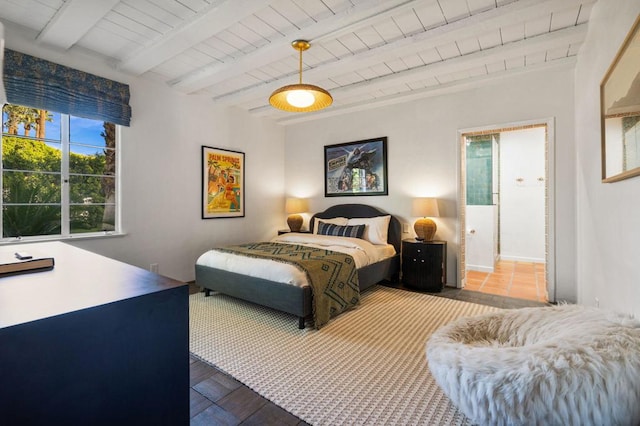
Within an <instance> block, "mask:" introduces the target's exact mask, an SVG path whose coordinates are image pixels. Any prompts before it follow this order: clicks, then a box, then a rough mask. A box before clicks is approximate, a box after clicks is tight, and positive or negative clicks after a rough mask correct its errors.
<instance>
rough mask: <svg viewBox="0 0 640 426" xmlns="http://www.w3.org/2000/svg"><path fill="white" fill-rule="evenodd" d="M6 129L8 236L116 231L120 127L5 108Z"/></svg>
mask: <svg viewBox="0 0 640 426" xmlns="http://www.w3.org/2000/svg"><path fill="white" fill-rule="evenodd" d="M2 126H3V127H2V194H3V195H2V199H1V203H2V238H14V237H18V236H20V237H28V236H42V235H61V236H68V235H71V234H75V233H89V232H102V231H115V230H116V229H115V224H116V211H117V209H116V179H117V170H116V137H115V133H116V132H115V125H114V124H112V123H107V122H102V121H98V120H90V119H86V118H79V117H73V116H69V115H67V114H60V113H57V112H50V111H44V110H37V109H34V108H28V107H23V106H18V105H5V106H4V108H3V113H2ZM62 129H69V131H68V132H63V131H62ZM65 133H67V134H65Z"/></svg>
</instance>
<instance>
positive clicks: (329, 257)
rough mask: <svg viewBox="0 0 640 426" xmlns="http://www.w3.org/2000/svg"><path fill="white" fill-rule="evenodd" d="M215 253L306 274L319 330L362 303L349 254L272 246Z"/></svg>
mask: <svg viewBox="0 0 640 426" xmlns="http://www.w3.org/2000/svg"><path fill="white" fill-rule="evenodd" d="M214 250H217V251H222V252H226V253H233V254H239V255H243V256H249V257H256V258H262V259H271V260H275V261H277V262H284V263H288V264H291V265H294V266H295V267H297V268H298V269H300V270H302V271H304V272H305V274H306V275H307V280H308V281H309V284H310V285H311V289H312V293H313V297H312V306H313V320H314V323H315V327H316V328H318V329H319V328H320V327H322V326H323V325H325V324H326V323H327V322H329V320H330V319H331V318H333V317H334V316H336V315H338V314H339V313H341V312H343V311H345V310H347V309H349V308H350V307H353V306H355V305H357V304H359V303H360V289H359V287H358V272H357V270H356V266H355V261H354V260H353V257H351V256H350V255H348V254H344V253H340V252H336V251H332V250H325V249H321V248H316V247H307V246H301V245H296V244H280V243H271V242H260V243H250V244H241V245H237V246H228V247H222V248H215V249H214Z"/></svg>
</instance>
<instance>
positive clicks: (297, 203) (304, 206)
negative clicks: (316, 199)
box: [284, 198, 309, 214]
mask: <svg viewBox="0 0 640 426" xmlns="http://www.w3.org/2000/svg"><path fill="white" fill-rule="evenodd" d="M284 210H285V212H287V213H289V214H293V213H304V212H308V211H309V203H308V202H307V200H306V199H304V198H287V200H286V202H285V205H284Z"/></svg>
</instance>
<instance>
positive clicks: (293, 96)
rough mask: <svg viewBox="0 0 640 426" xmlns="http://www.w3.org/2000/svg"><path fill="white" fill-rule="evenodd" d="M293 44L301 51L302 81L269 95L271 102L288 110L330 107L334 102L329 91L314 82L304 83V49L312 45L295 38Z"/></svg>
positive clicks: (310, 109) (304, 110)
mask: <svg viewBox="0 0 640 426" xmlns="http://www.w3.org/2000/svg"><path fill="white" fill-rule="evenodd" d="M291 46H292V47H293V48H294V49H296V50H297V51H299V52H300V82H299V83H298V84H290V85H288V86H284V87H281V88H279V89H277V90H276V91H275V92H273V93H272V94H271V97H269V103H270V104H271V105H272V106H274V107H275V108H278V109H281V110H283V111H288V112H309V111H317V110H320V109H323V108H326V107H328V106H329V105H331V103H332V102H333V98H332V97H331V95H330V94H329V92H327V91H326V90H324V89H323V88H321V87H318V86H314V85H312V84H302V51H304V50H307V49H308V48H309V47H310V46H311V45H310V44H309V42H308V41H306V40H295V41H293V42H292V43H291Z"/></svg>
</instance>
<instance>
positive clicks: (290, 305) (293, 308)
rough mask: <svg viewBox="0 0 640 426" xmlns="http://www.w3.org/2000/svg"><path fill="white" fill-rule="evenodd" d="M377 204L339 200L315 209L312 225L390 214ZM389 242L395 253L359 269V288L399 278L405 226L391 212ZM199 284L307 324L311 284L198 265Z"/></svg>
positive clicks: (301, 326)
mask: <svg viewBox="0 0 640 426" xmlns="http://www.w3.org/2000/svg"><path fill="white" fill-rule="evenodd" d="M388 214H389V213H386V212H384V211H382V210H380V209H378V208H377V207H372V206H368V205H365V204H339V205H336V206H332V207H329V208H328V209H326V210H325V211H323V212H320V213H316V214H315V215H314V216H313V217H312V218H311V221H310V224H309V227H310V229H313V225H314V222H315V219H316V218H319V219H330V218H333V217H346V218H356V217H364V218H366V217H377V216H387V215H388ZM387 239H388V242H389V244H392V245H393V246H394V247H395V249H396V255H395V256H393V257H391V258H389V259H385V260H383V261H380V262H377V263H374V264H372V265H368V266H365V267H363V268H360V269H359V270H358V281H359V286H360V291H364V290H366V289H367V288H369V287H371V286H373V285H375V284H377V283H379V282H381V281H384V280H391V281H393V280H397V279H398V274H399V271H400V245H401V241H402V229H401V225H400V221H398V219H397V218H395V217H394V216H391V220H390V221H389V234H388V238H387ZM196 285H198V286H200V287H203V288H204V290H205V296H209V294H210V292H211V291H217V292H220V293H223V294H226V295H229V296H233V297H237V298H239V299H243V300H246V301H249V302H253V303H257V304H259V305H262V306H266V307H269V308H273V309H277V310H279V311H283V312H287V313H290V314H293V315H295V316H297V317H298V327H299V328H301V329H303V328H304V327H305V318H306V317H308V316H310V315H311V313H312V307H311V297H312V295H311V287H310V286H305V287H297V286H294V285H290V284H283V283H278V282H274V281H269V280H265V279H261V278H255V277H250V276H247V275H242V274H237V273H234V272H228V271H225V270H222V269H217V268H210V267H207V266H201V265H196Z"/></svg>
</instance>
